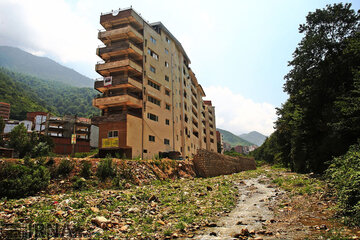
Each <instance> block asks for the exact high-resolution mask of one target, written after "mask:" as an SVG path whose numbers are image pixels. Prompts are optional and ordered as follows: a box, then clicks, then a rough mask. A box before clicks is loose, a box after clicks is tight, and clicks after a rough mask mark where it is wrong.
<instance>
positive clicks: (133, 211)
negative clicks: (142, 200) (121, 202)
mask: <svg viewBox="0 0 360 240" xmlns="http://www.w3.org/2000/svg"><path fill="white" fill-rule="evenodd" d="M137 212H140V209H138V208H136V207H133V208H129V210H128V213H137Z"/></svg>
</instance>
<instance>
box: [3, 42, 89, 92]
mask: <svg viewBox="0 0 360 240" xmlns="http://www.w3.org/2000/svg"><path fill="white" fill-rule="evenodd" d="M0 67H4V68H7V69H10V70H12V71H15V72H19V73H24V74H27V75H32V76H35V77H38V78H41V79H45V80H48V81H56V82H61V83H65V84H68V85H70V86H74V87H90V88H93V87H94V85H93V84H94V81H93V80H92V79H90V78H88V77H86V76H84V75H82V74H80V73H78V72H76V71H75V70H73V69H70V68H68V67H65V66H62V65H61V64H59V63H57V62H55V61H53V60H51V59H49V58H47V57H38V56H35V55H32V54H30V53H28V52H25V51H23V50H21V49H19V48H15V47H8V46H0Z"/></svg>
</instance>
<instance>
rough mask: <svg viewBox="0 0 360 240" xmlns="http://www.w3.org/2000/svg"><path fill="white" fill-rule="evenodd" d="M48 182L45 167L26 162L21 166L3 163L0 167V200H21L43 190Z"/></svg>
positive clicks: (48, 176)
mask: <svg viewBox="0 0 360 240" xmlns="http://www.w3.org/2000/svg"><path fill="white" fill-rule="evenodd" d="M49 182H50V174H49V171H48V170H47V169H46V167H44V166H42V165H41V164H37V163H33V162H31V161H29V160H27V164H26V165H25V164H24V165H21V164H16V163H12V162H5V163H2V164H1V165H0V189H1V191H0V198H3V197H6V198H21V197H26V196H30V195H33V194H35V193H37V192H38V191H40V190H43V189H45V188H46V187H47V186H48V184H49Z"/></svg>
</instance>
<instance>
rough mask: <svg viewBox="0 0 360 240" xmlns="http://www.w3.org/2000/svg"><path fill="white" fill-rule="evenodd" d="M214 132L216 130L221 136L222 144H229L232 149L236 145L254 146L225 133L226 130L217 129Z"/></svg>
mask: <svg viewBox="0 0 360 240" xmlns="http://www.w3.org/2000/svg"><path fill="white" fill-rule="evenodd" d="M216 130H218V131H219V132H220V133H221V134H222V135H223V139H224V142H227V143H229V144H230V145H231V146H232V147H235V146H237V145H242V146H251V145H254V144H253V143H251V142H249V141H246V140H244V139H242V138H241V137H239V136H236V135H235V134H233V133H231V132H229V131H226V130H223V129H220V128H217V129H216Z"/></svg>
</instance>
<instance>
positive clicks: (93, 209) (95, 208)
mask: <svg viewBox="0 0 360 240" xmlns="http://www.w3.org/2000/svg"><path fill="white" fill-rule="evenodd" d="M90 210H91V211H93V212H94V213H98V212H100V210H99V209H98V208H97V207H91V208H90Z"/></svg>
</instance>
